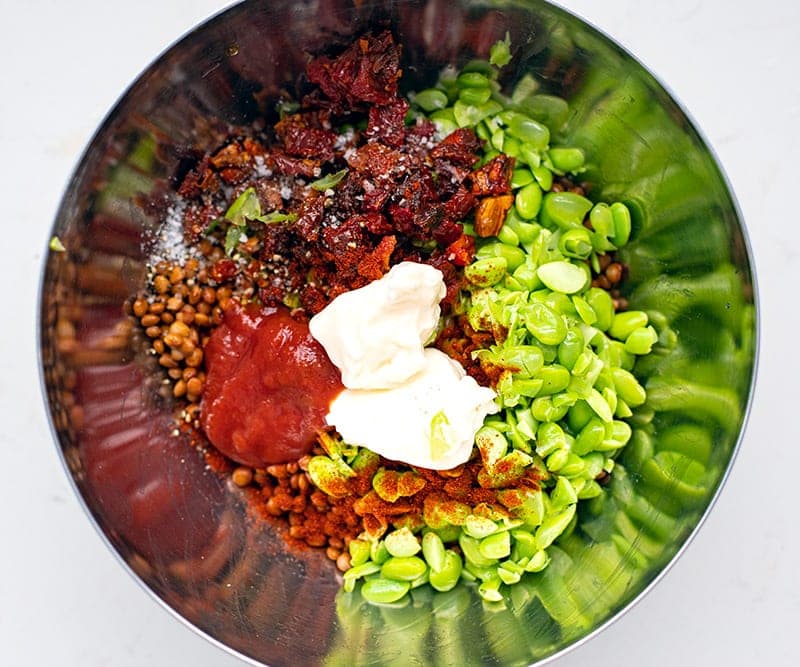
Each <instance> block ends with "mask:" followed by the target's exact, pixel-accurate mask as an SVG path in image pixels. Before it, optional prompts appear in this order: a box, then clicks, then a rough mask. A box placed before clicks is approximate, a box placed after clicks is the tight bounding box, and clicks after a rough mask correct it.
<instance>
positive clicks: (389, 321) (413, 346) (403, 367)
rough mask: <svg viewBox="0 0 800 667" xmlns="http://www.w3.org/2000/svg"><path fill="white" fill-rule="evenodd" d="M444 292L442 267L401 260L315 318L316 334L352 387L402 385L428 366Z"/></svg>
mask: <svg viewBox="0 0 800 667" xmlns="http://www.w3.org/2000/svg"><path fill="white" fill-rule="evenodd" d="M445 292H446V288H445V284H444V280H442V272H441V271H439V269H435V268H433V267H432V266H428V265H427V264H417V263H415V262H401V263H400V264H397V265H396V266H394V267H392V269H391V270H390V271H389V272H388V273H387V274H386V275H385V276H384V277H383V278H381V279H380V280H376V281H374V282H371V283H370V284H369V285H367V286H366V287H362V288H361V289H356V290H352V291H351V292H345V293H344V294H341V295H340V296H338V297H336V298H335V299H334V300H333V301H332V302H331V303H330V304H329V305H328V307H327V308H325V309H324V310H323V311H322V312H320V313H318V314H317V315H315V316H314V317H312V318H311V321H310V322H309V328H310V329H311V335H312V336H314V338H316V339H317V340H318V341H319V342H320V344H321V345H322V346H323V347H324V348H325V351H326V352H327V353H328V356H329V357H330V360H331V361H332V362H333V363H334V364H335V365H336V366H337V367H338V368H339V370H340V371H341V372H342V384H344V386H345V387H347V388H348V389H388V388H390V387H397V386H399V385H402V384H403V383H404V382H405V381H406V380H407V379H408V378H409V377H410V376H412V375H414V374H415V373H418V372H419V371H421V370H422V367H423V366H424V365H425V358H424V355H423V350H424V348H423V346H424V345H425V343H426V342H428V339H429V338H430V336H431V334H433V332H434V330H435V329H436V325H437V324H438V322H439V315H440V313H441V311H440V309H439V302H440V301H441V300H442V299H443V298H444V295H445Z"/></svg>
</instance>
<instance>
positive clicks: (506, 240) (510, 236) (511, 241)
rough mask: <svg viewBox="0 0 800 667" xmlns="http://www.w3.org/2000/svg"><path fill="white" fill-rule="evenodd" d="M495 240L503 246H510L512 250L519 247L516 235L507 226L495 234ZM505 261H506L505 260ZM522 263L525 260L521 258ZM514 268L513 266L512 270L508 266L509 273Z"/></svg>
mask: <svg viewBox="0 0 800 667" xmlns="http://www.w3.org/2000/svg"><path fill="white" fill-rule="evenodd" d="M497 240H498V241H500V243H502V244H503V245H507V246H511V247H512V248H515V247H517V246H518V245H519V236H517V233H516V232H515V231H514V230H513V229H512V228H511V227H510V226H509V225H503V226H502V227H501V228H500V231H499V232H497ZM506 261H508V260H507V259H506ZM524 261H525V260H524V256H523V262H524ZM515 268H517V267H516V266H515V267H514V268H513V269H512V268H511V264H509V266H508V269H509V271H513V270H514V269H515Z"/></svg>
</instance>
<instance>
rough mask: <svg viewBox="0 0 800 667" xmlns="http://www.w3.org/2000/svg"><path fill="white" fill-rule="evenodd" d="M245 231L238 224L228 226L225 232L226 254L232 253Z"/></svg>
mask: <svg viewBox="0 0 800 667" xmlns="http://www.w3.org/2000/svg"><path fill="white" fill-rule="evenodd" d="M242 234H243V232H242V228H241V227H238V226H237V225H231V226H230V227H228V232H227V234H225V254H227V255H232V254H233V251H234V249H235V248H236V245H237V244H238V243H239V239H240V238H241V236H242Z"/></svg>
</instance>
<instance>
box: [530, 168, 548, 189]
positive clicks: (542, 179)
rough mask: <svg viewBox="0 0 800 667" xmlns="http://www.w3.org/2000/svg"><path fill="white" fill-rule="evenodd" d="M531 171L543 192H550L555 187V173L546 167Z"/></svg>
mask: <svg viewBox="0 0 800 667" xmlns="http://www.w3.org/2000/svg"><path fill="white" fill-rule="evenodd" d="M531 171H532V172H533V177H534V178H535V179H536V182H537V183H538V184H539V186H540V187H541V188H542V190H544V191H545V192H549V191H550V188H552V187H553V172H552V171H550V170H549V169H548V168H547V167H545V166H544V165H541V166H537V167H533V168H532V170H531Z"/></svg>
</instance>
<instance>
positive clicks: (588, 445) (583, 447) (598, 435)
mask: <svg viewBox="0 0 800 667" xmlns="http://www.w3.org/2000/svg"><path fill="white" fill-rule="evenodd" d="M605 437H606V425H605V423H604V422H603V420H601V419H598V418H597V417H593V418H591V419H590V420H589V422H588V423H587V424H586V426H584V427H583V428H582V429H581V430H580V433H578V435H577V436H576V438H575V444H574V445H573V446H572V450H573V451H574V452H575V453H576V454H578V455H579V456H583V455H584V454H588V453H589V452H592V451H594V450H595V449H597V448H598V447H599V446H600V443H601V442H603V440H604V439H605Z"/></svg>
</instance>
